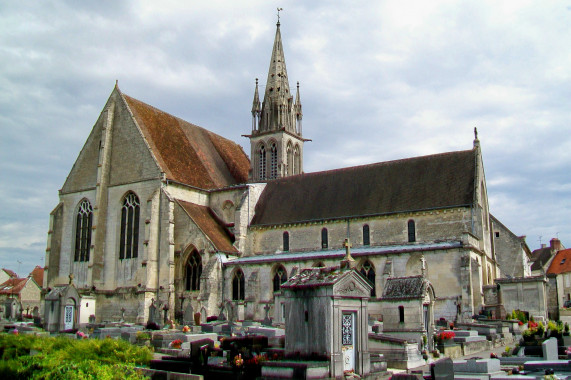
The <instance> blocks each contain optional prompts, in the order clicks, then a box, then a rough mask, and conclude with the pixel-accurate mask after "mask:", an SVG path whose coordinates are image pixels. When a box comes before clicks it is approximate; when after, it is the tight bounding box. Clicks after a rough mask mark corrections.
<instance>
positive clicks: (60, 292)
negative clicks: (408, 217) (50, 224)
mask: <svg viewBox="0 0 571 380" xmlns="http://www.w3.org/2000/svg"><path fill="white" fill-rule="evenodd" d="M370 292H371V285H370V283H369V282H368V281H367V279H366V278H365V277H364V276H362V275H361V274H360V273H359V272H358V271H356V270H354V269H353V268H352V266H351V257H350V254H348V255H347V257H345V259H344V260H343V261H342V262H341V266H338V267H318V268H308V269H303V270H301V271H300V272H298V273H297V274H295V275H294V276H292V277H291V278H290V279H288V280H287V281H286V282H285V283H283V284H282V294H281V298H282V300H283V303H284V309H283V316H284V320H283V321H279V322H274V321H273V319H272V317H271V314H270V308H269V307H267V308H265V316H264V319H263V320H257V321H255V320H244V319H241V320H240V319H238V318H237V313H236V312H235V311H234V310H232V309H231V308H225V307H224V306H222V307H221V309H220V312H219V314H218V315H215V316H203V315H201V314H200V313H198V312H194V311H193V309H192V308H191V307H187V308H186V310H185V312H184V313H183V314H182V315H180V316H179V320H177V321H171V320H168V319H167V313H165V312H164V310H162V309H161V308H160V306H158V305H157V304H155V302H152V303H151V305H150V309H149V311H148V315H149V316H150V317H149V320H148V321H147V322H146V324H144V325H140V324H133V323H127V322H125V320H124V316H123V311H122V313H121V318H120V319H119V320H117V321H107V322H105V323H96V322H95V320H94V319H93V318H90V317H89V316H87V317H86V316H84V315H83V316H82V315H80V313H81V307H78V305H81V304H82V299H81V297H80V296H79V294H78V292H77V290H76V289H75V286H74V284H73V279H72V278H70V282H69V284H68V285H65V286H59V287H55V288H53V289H51V290H50V292H48V293H46V295H45V306H44V316H43V318H40V317H39V316H37V315H36V316H34V317H33V318H29V317H31V316H26V317H27V318H25V317H24V314H23V313H22V311H21V310H20V309H19V308H18V305H17V302H15V300H8V301H6V304H5V305H4V309H6V310H9V312H5V313H4V314H3V318H2V320H1V321H0V328H1V329H2V330H3V332H4V333H3V334H1V335H2V339H3V343H2V350H7V349H8V348H7V347H10V346H11V345H12V344H13V343H10V342H9V341H8V340H7V339H8V338H14V339H25V337H30V338H31V337H33V338H34V339H36V338H37V339H42V338H45V339H54V338H53V337H58V338H57V339H64V340H66V341H82V342H83V341H87V342H94V343H93V344H102V345H103V346H105V345H107V343H105V342H123V343H121V344H126V345H127V346H128V347H134V348H133V349H131V348H124V349H125V350H126V352H130V354H131V355H135V356H137V357H138V359H137V360H134V361H126V362H129V363H131V364H129V365H132V367H129V368H131V369H130V370H128V371H127V372H129V371H131V372H129V373H131V374H132V375H133V376H140V378H169V379H174V378H177V379H200V378H204V379H257V378H260V379H286V378H290V379H329V378H336V379H342V378H365V379H388V378H391V377H394V378H399V377H407V378H413V377H414V378H421V377H422V378H434V379H445V378H450V379H452V378H458V379H504V378H510V379H516V378H517V379H520V378H522V379H523V378H537V377H540V376H544V375H546V374H548V373H551V372H552V371H553V373H554V374H555V375H556V376H558V378H566V377H567V376H571V364H570V363H571V361H570V360H569V358H570V357H571V337H570V336H569V325H568V324H566V323H565V324H563V323H562V322H554V321H545V320H544V319H543V318H541V317H538V318H537V321H536V319H534V317H533V316H530V315H529V313H525V312H523V311H518V310H516V311H513V312H511V313H508V314H507V315H506V316H505V318H504V319H490V318H489V316H487V315H479V316H474V318H473V319H472V320H471V322H463V323H460V322H457V321H448V320H445V319H443V318H441V319H439V320H433V314H432V309H431V305H432V303H433V300H434V297H435V295H434V291H433V288H432V286H431V284H430V282H429V281H427V280H426V279H425V278H424V276H423V275H422V274H421V275H419V276H412V277H402V278H391V279H390V281H388V282H387V285H386V287H385V291H384V294H383V296H382V297H381V300H382V301H383V302H386V305H388V306H387V308H386V310H387V311H386V313H385V314H384V316H383V317H384V318H383V319H382V320H379V319H377V318H371V317H370V314H369V311H368V300H369V295H370ZM84 303H85V302H84ZM86 309H87V308H86ZM18 310H19V314H18V313H17V312H16V311H18ZM87 310H89V309H87ZM528 317H529V319H528ZM18 342H19V343H17V344H19V345H25V344H28V343H22V342H21V341H18ZM47 342H51V341H49V340H47ZM97 342H101V343H97ZM113 344H115V343H113ZM28 345H29V348H26V349H24V350H14V352H20V353H21V352H24V353H25V355H27V356H28V357H37V358H40V357H43V354H42V352H43V351H42V348H41V347H42V344H38V343H34V344H31V343H30V344H28ZM48 345H50V346H53V345H54V343H49V344H48ZM56 346H57V344H56ZM127 346H125V347H127ZM93 347H96V346H93ZM114 347H115V346H114ZM497 347H505V351H504V352H502V353H501V354H499V355H498V354H494V353H493V350H494V349H496V348H497ZM114 349H115V350H116V349H117V348H116V347H115V348H114ZM26 350H27V351H28V352H26ZM92 350H93V351H94V352H102V349H100V348H92ZM129 350H131V351H129ZM133 350H142V351H133ZM11 352H12V351H11ZM134 352H137V353H136V354H134ZM141 352H143V354H141ZM489 352H492V353H491V354H489ZM145 353H146V354H145ZM484 353H486V354H487V355H488V356H489V357H484V356H485V355H484ZM34 355H35V356H34ZM145 355H146V356H145ZM470 356H472V358H470ZM10 360H12V361H10ZM10 360H9V361H8V362H7V363H13V362H14V361H17V360H18V359H15V358H12V359H10ZM29 360H30V359H27V360H25V361H24V362H23V363H28V362H29ZM38 360H39V359H38ZM11 365H12V366H14V365H13V364H3V365H2V366H1V367H0V374H6V373H8V374H12V375H13V374H14V373H17V371H25V370H29V368H28V367H26V366H21V368H20V369H14V368H12V369H10V368H11V367H10V366H11ZM42 365H44V364H41V365H40V364H37V366H39V367H38V368H43V369H42V370H43V371H47V369H45V368H48V367H49V366H48V365H47V364H45V365H46V366H48V367H45V368H44V367H42ZM50 365H54V364H53V361H52V362H51V364H50ZM83 366H86V367H89V366H93V363H91V364H89V365H88V364H83ZM103 366H104V365H103ZM26 368H27V369H26ZM101 368H104V367H101ZM101 370H104V369H101ZM6 371H7V372H6ZM10 371H15V372H10ZM22 373H23V372H22ZM20 374H21V373H20ZM129 376H130V375H129ZM4 377H5V376H4ZM8 377H10V376H8ZM16 377H17V376H16ZM126 378H130V377H126ZM133 378H137V377H133Z"/></svg>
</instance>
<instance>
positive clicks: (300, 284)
mask: <svg viewBox="0 0 571 380" xmlns="http://www.w3.org/2000/svg"><path fill="white" fill-rule="evenodd" d="M350 273H351V271H342V270H340V269H339V267H325V268H307V269H302V270H301V272H299V273H298V274H296V275H295V276H293V277H291V278H290V279H289V280H287V281H286V282H284V283H283V284H282V286H281V287H282V288H285V289H289V288H314V287H318V286H328V285H334V284H335V283H337V282H338V281H339V280H340V279H342V278H343V277H345V276H348V275H349V274H350Z"/></svg>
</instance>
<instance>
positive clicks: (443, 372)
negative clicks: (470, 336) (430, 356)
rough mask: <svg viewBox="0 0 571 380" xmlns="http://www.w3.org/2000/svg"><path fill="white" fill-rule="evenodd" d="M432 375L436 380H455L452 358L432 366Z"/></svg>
mask: <svg viewBox="0 0 571 380" xmlns="http://www.w3.org/2000/svg"><path fill="white" fill-rule="evenodd" d="M430 373H431V375H432V378H433V379H435V380H445V379H446V380H453V379H454V363H453V362H452V359H450V358H444V359H440V360H439V361H437V362H435V363H433V364H432V365H431V366H430Z"/></svg>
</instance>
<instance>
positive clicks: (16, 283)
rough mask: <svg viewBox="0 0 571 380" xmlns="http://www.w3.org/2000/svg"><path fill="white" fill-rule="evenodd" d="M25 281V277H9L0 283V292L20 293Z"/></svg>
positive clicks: (26, 280)
mask: <svg viewBox="0 0 571 380" xmlns="http://www.w3.org/2000/svg"><path fill="white" fill-rule="evenodd" d="M27 282H28V279H27V278H11V279H9V280H8V281H6V282H3V283H2V284H0V294H8V295H12V294H20V292H21V291H22V289H24V286H26V283H27Z"/></svg>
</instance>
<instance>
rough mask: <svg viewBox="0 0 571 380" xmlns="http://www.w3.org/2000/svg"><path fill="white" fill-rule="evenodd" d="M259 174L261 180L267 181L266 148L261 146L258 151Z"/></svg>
mask: <svg viewBox="0 0 571 380" xmlns="http://www.w3.org/2000/svg"><path fill="white" fill-rule="evenodd" d="M258 174H259V177H260V179H261V180H264V179H266V147H265V146H264V145H260V148H259V149H258Z"/></svg>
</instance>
